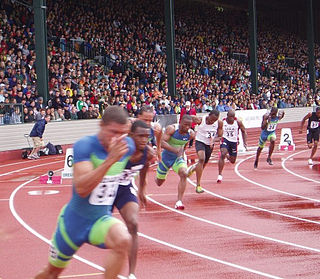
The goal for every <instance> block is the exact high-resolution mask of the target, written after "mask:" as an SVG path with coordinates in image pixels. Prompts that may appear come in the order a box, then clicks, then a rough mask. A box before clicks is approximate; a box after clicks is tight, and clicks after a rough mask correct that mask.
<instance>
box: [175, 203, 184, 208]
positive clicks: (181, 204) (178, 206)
mask: <svg viewBox="0 0 320 279" xmlns="http://www.w3.org/2000/svg"><path fill="white" fill-rule="evenodd" d="M174 208H175V209H178V210H184V205H183V203H182V201H177V202H176V205H175V206H174Z"/></svg>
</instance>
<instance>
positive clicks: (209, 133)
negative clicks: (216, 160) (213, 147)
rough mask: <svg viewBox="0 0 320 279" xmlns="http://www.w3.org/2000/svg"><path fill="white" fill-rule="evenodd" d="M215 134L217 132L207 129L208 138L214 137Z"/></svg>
mask: <svg viewBox="0 0 320 279" xmlns="http://www.w3.org/2000/svg"><path fill="white" fill-rule="evenodd" d="M214 134H215V132H210V131H207V138H208V139H211V138H214Z"/></svg>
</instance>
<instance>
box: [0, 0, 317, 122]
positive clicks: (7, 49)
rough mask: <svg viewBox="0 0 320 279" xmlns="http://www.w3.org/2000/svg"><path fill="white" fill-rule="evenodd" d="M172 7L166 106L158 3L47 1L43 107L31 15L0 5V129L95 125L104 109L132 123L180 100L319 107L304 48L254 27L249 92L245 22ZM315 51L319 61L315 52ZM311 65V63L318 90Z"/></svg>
mask: <svg viewBox="0 0 320 279" xmlns="http://www.w3.org/2000/svg"><path fill="white" fill-rule="evenodd" d="M175 4H176V14H175V17H176V19H175V20H176V21H175V22H176V26H175V30H176V49H177V51H176V56H177V62H178V63H177V70H176V81H177V84H176V86H177V92H176V93H177V94H176V96H175V97H174V98H171V97H170V94H169V93H170V92H168V86H167V73H166V54H165V29H164V28H165V26H164V15H163V12H162V11H163V7H162V6H161V5H162V2H161V1H156V0H151V1H145V0H134V1H132V0H121V1H115V0H112V1H105V0H104V1H94V2H92V1H90V0H83V1H80V2H79V1H75V0H70V1H63V0H57V1H48V11H47V23H48V37H49V42H48V67H49V100H48V103H44V102H43V98H42V97H41V96H40V94H39V92H38V91H37V89H36V80H37V75H36V69H35V59H36V57H35V34H34V25H33V15H32V12H31V11H30V10H29V9H27V8H26V7H24V6H21V5H19V4H17V3H15V4H14V3H12V2H11V1H9V0H4V1H2V2H1V4H0V124H3V123H5V124H8V123H18V122H33V121H35V120H38V119H41V118H42V117H43V115H45V114H50V115H51V120H56V121H63V120H69V119H71V120H74V119H94V118H99V117H101V113H102V111H103V109H104V108H105V107H106V106H108V105H120V106H123V107H124V109H126V110H127V111H128V112H129V114H130V115H132V116H134V115H136V114H137V113H138V111H139V109H140V107H141V106H142V105H143V104H147V105H152V106H154V108H155V112H156V113H157V114H159V115H161V114H179V113H180V112H181V109H182V108H183V107H184V105H185V103H186V102H187V101H189V102H190V103H191V105H192V107H193V108H194V109H195V110H196V111H197V112H208V111H210V110H212V109H213V108H217V109H218V110H219V111H227V110H229V109H230V108H233V109H260V108H271V107H273V106H277V107H279V108H286V107H297V106H313V105H319V104H320V91H317V92H311V91H310V89H309V81H308V71H307V61H308V60H307V45H306V42H305V41H304V40H302V39H300V38H299V37H298V36H296V35H293V34H290V33H286V32H284V31H283V30H280V29H279V28H278V27H276V26H271V27H270V25H268V24H267V23H266V24H263V25H259V29H258V62H259V64H258V72H259V74H258V82H259V90H258V94H252V92H251V85H250V81H249V79H250V67H249V64H248V61H247V60H248V59H247V57H248V51H249V43H248V30H247V29H248V27H247V26H248V23H247V14H246V13H245V12H241V11H237V10H232V9H231V10H224V11H221V10H217V9H214V7H213V6H211V5H210V6H208V5H209V4H208V5H207V4H203V3H202V4H199V3H197V2H191V1H189V2H185V1H176V2H175ZM62 7H63V8H62ZM67 46H69V47H68V48H67ZM70 46H72V49H70ZM315 52H316V57H317V58H319V54H320V49H319V46H318V45H316V48H315ZM81 53H82V54H81ZM92 55H93V56H94V57H93V56H92ZM87 56H89V58H90V59H89V58H88V57H87ZM101 57H102V58H103V59H102V60H101ZM91 58H96V59H98V60H100V61H103V64H101V63H98V62H94V61H93V60H92V59H91ZM319 64H320V60H319V59H317V60H316V78H317V87H318V85H319ZM18 104H21V105H18ZM6 116H8V117H6Z"/></svg>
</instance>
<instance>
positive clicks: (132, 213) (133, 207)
mask: <svg viewBox="0 0 320 279" xmlns="http://www.w3.org/2000/svg"><path fill="white" fill-rule="evenodd" d="M138 213H139V205H138V203H136V202H133V201H130V202H128V203H126V204H125V205H124V206H123V207H122V208H121V209H120V214H121V217H122V218H123V220H124V221H125V223H126V225H127V228H128V231H129V233H130V234H131V237H132V245H131V250H130V253H129V274H131V273H132V274H134V273H135V269H136V264H137V254H138Z"/></svg>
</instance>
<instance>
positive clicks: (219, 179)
mask: <svg viewBox="0 0 320 279" xmlns="http://www.w3.org/2000/svg"><path fill="white" fill-rule="evenodd" d="M221 182H222V175H220V174H219V175H218V178H217V183H221Z"/></svg>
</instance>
